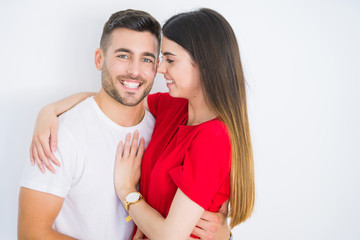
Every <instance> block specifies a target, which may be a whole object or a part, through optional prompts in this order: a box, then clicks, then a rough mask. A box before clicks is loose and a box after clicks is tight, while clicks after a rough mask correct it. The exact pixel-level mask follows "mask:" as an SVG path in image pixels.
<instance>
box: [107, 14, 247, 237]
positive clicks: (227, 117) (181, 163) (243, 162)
mask: <svg viewBox="0 0 360 240" xmlns="http://www.w3.org/2000/svg"><path fill="white" fill-rule="evenodd" d="M162 55H163V57H164V59H163V60H162V62H161V64H160V66H159V68H158V72H160V73H162V74H163V75H164V77H165V79H166V82H167V87H168V88H169V94H166V93H158V94H154V95H150V96H148V99H147V106H145V107H146V108H148V109H149V110H150V112H151V113H152V114H153V115H154V116H155V117H156V125H155V129H154V133H153V138H152V140H151V141H150V143H149V145H148V148H147V151H146V153H145V154H144V156H143V162H142V166H141V167H142V169H143V170H144V169H146V171H142V172H141V183H140V192H141V194H142V195H143V196H144V198H145V200H146V201H145V200H144V199H143V198H142V197H141V195H140V194H139V193H137V190H136V184H137V182H138V180H139V176H140V168H139V166H140V163H139V160H138V159H139V157H141V156H142V154H143V151H142V150H141V149H143V148H138V145H137V143H138V134H136V133H135V134H134V139H133V141H132V142H131V136H130V135H128V136H127V138H126V141H125V143H122V142H120V144H119V148H118V153H117V157H116V158H117V160H116V167H115V176H114V180H115V187H116V191H117V194H118V196H119V198H120V199H121V200H122V202H123V203H124V205H125V208H126V209H127V210H129V214H130V216H131V217H132V218H133V220H134V222H135V223H136V225H137V226H138V227H139V228H140V229H141V231H142V232H143V233H145V235H146V236H147V237H149V238H150V239H187V238H188V236H189V235H190V233H191V230H192V229H193V228H194V227H195V225H196V223H197V221H198V220H199V219H200V217H201V215H202V213H203V212H204V211H205V210H209V211H217V210H218V209H219V208H220V206H221V204H222V203H223V202H224V201H226V200H227V199H228V198H230V214H229V216H230V218H231V223H230V227H231V228H233V227H234V226H236V225H238V224H240V223H241V222H243V221H245V220H246V219H247V218H248V217H249V216H250V215H251V212H252V210H253V206H254V164H253V156H252V147H251V141H250V133H249V123H248V116H247V107H246V93H245V80H244V76H243V71H242V66H241V61H240V54H239V49H238V45H237V41H236V37H235V34H234V32H233V30H232V28H231V26H230V25H229V23H228V22H227V21H226V20H225V19H224V18H223V17H222V16H221V15H220V14H219V13H217V12H215V11H213V10H210V9H200V10H198V11H194V12H188V13H181V14H178V15H175V16H173V17H172V18H170V19H169V20H168V21H167V22H166V23H165V25H164V27H163V41H162ZM145 102H146V101H145ZM140 144H143V143H141V141H140ZM230 189H231V190H230ZM131 197H134V199H131ZM179 223H181V224H179ZM141 235H142V233H141V232H140V231H137V233H136V238H140V237H141Z"/></svg>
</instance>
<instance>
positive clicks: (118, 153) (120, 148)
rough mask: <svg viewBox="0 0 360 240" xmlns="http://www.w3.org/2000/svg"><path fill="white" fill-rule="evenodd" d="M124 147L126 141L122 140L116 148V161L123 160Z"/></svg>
mask: <svg viewBox="0 0 360 240" xmlns="http://www.w3.org/2000/svg"><path fill="white" fill-rule="evenodd" d="M123 148H124V143H123V141H120V142H119V144H118V147H117V150H116V162H115V163H117V162H118V161H120V160H121V158H122V152H123Z"/></svg>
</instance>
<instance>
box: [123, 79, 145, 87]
mask: <svg viewBox="0 0 360 240" xmlns="http://www.w3.org/2000/svg"><path fill="white" fill-rule="evenodd" d="M120 83H121V84H122V85H123V86H125V87H126V88H130V89H137V88H139V87H140V86H141V85H142V83H141V82H139V81H135V80H120Z"/></svg>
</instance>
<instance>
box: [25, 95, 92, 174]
mask: <svg viewBox="0 0 360 240" xmlns="http://www.w3.org/2000/svg"><path fill="white" fill-rule="evenodd" d="M93 95H95V93H90V92H84V93H77V94H74V95H72V96H69V97H66V98H64V99H61V100H59V101H57V102H54V103H51V104H48V105H46V106H45V107H43V108H42V109H41V111H40V112H39V114H38V117H37V119H36V123H35V128H34V135H33V139H32V142H31V146H30V160H31V163H32V164H33V165H34V164H35V162H36V163H37V164H38V166H39V168H40V170H41V171H42V172H45V168H44V166H43V164H44V165H45V166H46V167H47V168H48V169H49V170H50V171H51V172H53V173H55V169H54V167H53V166H52V165H51V163H50V161H49V159H50V160H51V161H52V162H53V163H54V164H55V165H57V166H59V167H60V163H59V161H58V160H57V159H56V157H55V156H54V154H53V152H56V148H57V133H58V124H59V123H58V119H57V117H58V116H59V115H61V114H62V113H64V112H66V111H67V110H69V109H71V108H72V107H73V106H75V105H76V104H78V103H79V102H81V101H82V100H84V99H85V98H87V97H90V96H93ZM50 149H51V150H50Z"/></svg>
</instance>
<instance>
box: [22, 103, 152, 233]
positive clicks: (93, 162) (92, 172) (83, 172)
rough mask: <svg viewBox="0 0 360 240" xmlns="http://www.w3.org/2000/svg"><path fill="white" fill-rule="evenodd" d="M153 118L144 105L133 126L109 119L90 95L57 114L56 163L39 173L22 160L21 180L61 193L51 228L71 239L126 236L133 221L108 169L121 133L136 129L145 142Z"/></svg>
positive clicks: (110, 168) (29, 186)
mask: <svg viewBox="0 0 360 240" xmlns="http://www.w3.org/2000/svg"><path fill="white" fill-rule="evenodd" d="M154 124H155V119H154V117H153V116H152V115H151V113H149V112H148V111H146V113H145V116H144V119H143V120H142V121H141V122H140V123H139V124H138V125H136V126H132V127H121V126H119V125H118V124H116V123H114V122H113V121H112V120H110V119H109V118H108V117H107V116H106V115H105V114H104V113H103V112H102V111H101V109H100V108H99V107H98V105H97V104H96V102H95V100H94V98H93V97H90V98H88V99H86V100H84V101H83V102H81V103H79V104H78V105H77V106H75V107H74V108H73V109H71V110H69V111H68V112H66V113H64V114H62V115H61V116H60V118H59V134H58V150H57V152H56V153H55V156H56V157H57V159H58V160H59V161H60V163H61V167H60V168H58V167H56V166H55V170H56V173H55V174H53V173H51V172H50V171H46V173H45V174H43V173H41V171H40V170H39V168H38V167H36V166H35V167H34V166H31V164H30V161H29V160H27V161H26V167H25V170H24V175H23V179H22V183H21V185H22V186H23V187H26V188H30V189H34V190H37V191H41V192H46V193H50V194H54V195H57V196H60V197H62V198H65V200H64V203H63V206H62V208H61V210H60V213H59V215H58V216H57V218H56V220H55V222H54V225H53V228H54V229H55V230H56V231H58V232H60V233H63V234H66V235H69V236H71V237H74V238H77V239H86V240H89V239H96V240H99V239H111V240H112V239H119V240H120V239H130V237H131V234H132V231H133V222H132V221H131V222H129V223H127V222H126V221H125V217H126V216H127V213H126V211H125V209H124V207H123V205H122V203H121V202H120V200H119V199H118V197H117V195H116V193H115V189H114V184H113V172H114V163H115V155H116V149H117V145H118V143H119V141H120V140H125V136H126V134H127V133H129V132H130V133H133V132H134V131H135V130H136V129H137V130H139V132H140V136H142V137H144V138H145V143H146V145H147V144H148V143H149V141H150V138H151V135H152V131H153V128H154Z"/></svg>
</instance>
